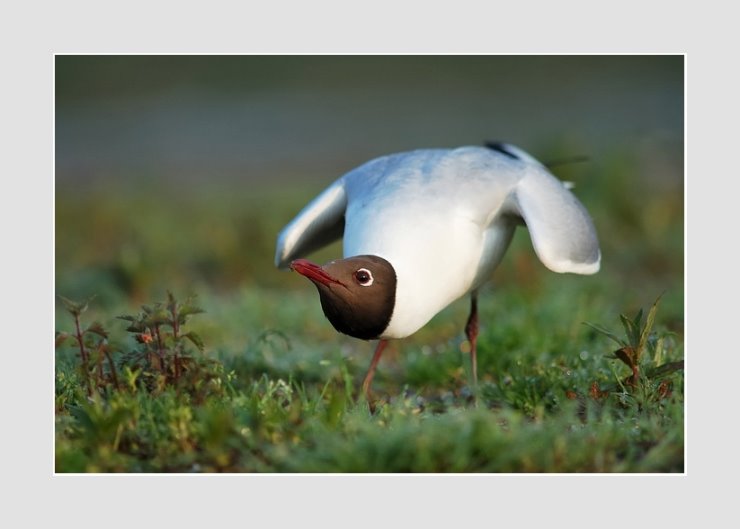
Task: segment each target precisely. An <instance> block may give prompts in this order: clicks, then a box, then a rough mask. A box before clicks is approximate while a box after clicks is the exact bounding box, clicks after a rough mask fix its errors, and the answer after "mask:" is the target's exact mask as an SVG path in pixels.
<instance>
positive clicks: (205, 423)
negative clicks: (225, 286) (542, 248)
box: [56, 296, 683, 472]
mask: <svg viewBox="0 0 740 529" xmlns="http://www.w3.org/2000/svg"><path fill="white" fill-rule="evenodd" d="M656 306H657V304H656V305H654V307H653V310H651V311H650V314H649V316H648V319H647V322H646V323H645V325H643V326H641V325H642V324H641V318H633V319H632V320H630V321H632V322H633V324H634V325H635V326H636V327H637V328H639V329H640V330H641V332H640V333H633V334H632V335H631V337H630V339H631V340H639V339H640V337H641V336H642V334H643V332H648V333H650V334H649V336H646V337H645V341H644V347H645V352H644V353H643V354H642V355H641V357H642V358H643V362H646V359H647V358H648V357H651V358H652V359H653V362H654V363H655V366H656V367H655V368H654V369H652V370H650V369H645V370H644V376H642V377H641V378H640V380H639V382H638V383H637V384H633V385H629V386H623V385H621V383H620V377H619V376H617V374H616V368H615V365H614V364H613V363H614V362H615V361H618V360H617V359H616V358H614V357H612V356H609V355H606V354H604V353H601V352H599V351H598V349H597V350H595V351H594V352H593V353H588V354H587V353H585V352H583V351H582V353H581V354H580V355H566V354H562V353H561V352H558V351H559V350H562V348H563V347H573V346H575V345H576V344H572V343H569V342H568V340H569V338H568V337H567V336H553V337H551V338H549V339H547V340H544V341H542V340H541V339H540V340H539V343H537V341H536V340H535V341H533V340H532V337H531V336H530V337H527V336H525V335H524V334H512V335H511V336H510V337H509V338H508V339H505V338H504V337H503V336H501V335H499V334H498V333H499V332H501V331H500V330H499V331H498V332H497V335H498V339H500V341H502V342H504V343H508V346H509V347H512V348H514V349H521V351H522V352H521V354H511V355H500V356H496V357H495V359H494V358H491V357H489V356H488V355H487V354H483V355H482V358H483V359H485V362H484V364H483V365H485V366H486V372H487V373H488V374H490V373H495V377H494V378H491V377H490V376H487V377H486V379H485V380H484V381H483V382H482V385H481V391H480V396H479V403H478V406H477V407H476V406H474V405H473V399H472V394H471V392H470V390H469V389H468V388H467V386H466V385H465V383H466V380H467V377H466V376H465V374H464V372H463V370H462V369H461V368H460V367H459V364H460V363H461V360H462V358H461V355H460V353H459V352H457V353H455V352H452V351H449V350H448V351H446V352H445V351H443V350H442V349H443V348H441V349H440V351H439V353H434V352H429V351H427V353H422V354H418V355H417V354H416V353H413V352H412V354H409V355H408V356H407V357H405V358H404V359H403V365H402V366H400V367H398V368H396V367H394V365H395V364H396V362H397V361H398V360H394V359H393V355H391V361H390V362H387V363H386V364H385V365H383V364H381V366H383V367H384V368H385V374H384V376H383V377H382V379H383V380H381V382H383V383H382V384H381V388H379V390H378V393H379V400H378V401H377V403H376V404H377V406H376V409H375V412H374V413H371V412H370V411H369V409H368V406H367V404H366V403H365V402H364V401H362V400H361V399H359V398H358V394H357V389H358V387H359V382H360V380H361V378H362V375H363V372H364V369H365V368H366V365H365V362H364V361H363V360H357V361H356V360H354V359H352V358H349V357H344V356H342V355H338V356H335V357H332V356H331V355H329V356H328V357H324V358H323V359H318V358H317V359H316V360H317V361H316V363H315V364H314V365H313V367H312V363H313V362H309V363H308V364H306V365H305V366H304V367H303V368H302V369H298V370H295V378H294V376H293V375H291V373H290V371H291V370H290V369H289V367H288V366H287V365H286V366H285V367H280V366H281V360H280V359H281V358H285V357H288V358H291V357H292V358H295V357H294V356H291V354H293V353H295V351H293V347H294V346H293V344H291V341H290V340H289V339H288V338H287V336H285V335H284V334H283V333H282V332H280V331H270V332H266V333H262V334H261V335H259V336H258V337H257V338H256V339H255V340H254V342H253V343H252V344H251V345H250V346H249V347H248V349H247V351H246V353H245V355H243V356H235V355H229V354H227V355H219V358H218V359H213V360H211V362H210V363H209V364H207V367H203V366H201V367H200V368H199V369H194V370H192V371H191V372H192V373H193V374H194V376H190V377H188V376H185V374H181V377H180V378H178V379H175V377H174V371H172V370H164V371H162V370H161V369H160V370H158V369H156V367H157V366H159V367H161V365H160V364H157V363H156V362H155V363H154V364H144V365H143V366H141V365H140V364H136V363H133V364H132V363H130V362H129V361H128V360H126V356H125V355H123V356H122V357H121V361H120V363H119V364H118V367H119V370H120V372H121V373H122V375H121V382H120V383H119V384H118V385H112V384H107V385H105V386H104V387H101V386H100V385H98V391H96V392H94V393H93V395H92V396H87V394H86V392H85V390H84V389H83V388H81V380H80V379H79V373H80V371H79V369H75V367H74V365H73V363H72V362H66V361H60V362H58V365H57V404H56V409H57V442H56V467H57V471H58V472H681V471H683V398H682V395H683V378H682V376H681V371H678V370H675V369H665V367H664V366H670V365H672V364H675V362H678V361H679V359H680V357H681V352H680V348H679V347H678V343H677V342H676V340H675V339H673V335H672V334H670V333H666V332H664V331H660V330H659V331H655V330H654V327H655V322H656V310H655V308H656ZM188 307H192V304H191V303H190V302H186V303H184V304H182V305H180V304H178V303H176V302H175V301H174V299H173V298H172V296H168V301H167V302H166V303H160V304H154V305H147V306H145V307H143V310H142V312H141V313H140V314H138V315H136V316H125V317H122V318H121V319H123V320H124V321H126V322H128V323H129V328H128V330H129V332H132V333H135V334H136V335H141V334H142V333H146V332H149V333H152V335H154V334H156V331H155V330H154V329H156V328H157V327H159V331H160V333H161V336H165V335H166V337H165V338H163V343H165V344H167V349H166V353H165V355H164V358H167V359H168V361H169V364H170V365H171V364H173V361H174V358H175V356H174V351H175V349H174V348H175V347H176V346H177V343H181V344H184V343H185V340H186V339H185V338H184V334H183V333H181V332H179V333H176V332H175V328H178V329H179V330H180V331H181V327H178V326H177V325H174V323H175V322H179V324H180V325H182V324H184V323H185V320H186V316H187V315H188V314H187V313H189V314H195V313H199V312H202V311H200V310H195V311H193V309H192V308H188ZM183 312H185V313H186V314H183ZM178 315H179V316H178ZM622 321H624V319H622ZM591 327H593V328H596V326H591ZM630 328H631V327H630ZM96 329H98V327H96ZM165 329H166V330H165ZM599 329H600V330H599V332H601V331H603V330H604V329H602V328H600V327H599ZM651 329H653V331H652V332H651ZM514 330H515V328H514V327H512V328H510V330H509V331H507V332H513V331H514ZM91 332H92V331H91ZM93 334H95V333H93ZM96 336H97V334H96ZM176 336H178V337H180V338H182V340H183V341H182V342H177V341H176V339H175V337H176ZM482 338H483V341H482V348H483V352H484V353H487V352H490V345H491V344H492V343H493V341H492V339H493V337H492V336H490V335H488V334H484V335H482ZM578 340H579V342H580V344H577V345H578V346H579V347H580V346H586V345H587V340H588V337H585V340H584V338H583V337H581V338H579V339H578ZM152 343H154V342H153V341H147V342H145V343H138V344H137V348H138V352H139V353H141V354H143V356H144V357H146V356H147V355H152V354H153V355H155V356H157V355H158V352H157V349H156V347H154V348H153V346H152ZM627 343H632V342H627ZM533 346H534V348H533ZM448 347H451V348H452V349H453V350H454V349H457V348H456V347H455V344H454V343H450V344H449V345H448ZM538 347H539V348H544V349H545V350H547V352H540V353H534V354H533V353H527V352H526V351H528V350H530V351H533V350H538V349H537V348H538ZM182 351H184V349H182V350H181V352H182ZM584 351H585V350H584ZM656 359H657V361H656ZM491 361H495V367H492V365H491ZM422 363H424V364H426V365H427V366H428V367H427V368H426V369H427V371H429V376H426V375H425V374H424V373H425V372H423V371H419V369H420V367H416V368H415V367H414V366H415V365H416V366H420V365H421V364H422ZM153 366H154V367H153ZM435 368H436V370H437V372H435ZM149 371H155V372H156V376H151V377H150V378H149V379H147V378H146V377H147V376H149V375H147V373H148V372H149ZM186 372H187V371H186ZM405 372H415V373H416V374H415V375H414V376H413V377H412V378H413V379H414V380H416V381H417V382H418V384H414V386H415V387H416V389H411V387H412V386H411V385H410V384H409V383H406V384H405V385H404V386H399V385H398V383H399V382H400V381H402V380H404V379H405V378H406V377H405V376H404V373H405ZM260 373H262V374H260ZM440 373H446V374H440ZM142 377H143V378H142ZM154 382H157V383H156V384H155V383H154ZM603 388H614V389H608V390H607V389H603Z"/></svg>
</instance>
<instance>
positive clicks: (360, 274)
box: [355, 268, 373, 287]
mask: <svg viewBox="0 0 740 529" xmlns="http://www.w3.org/2000/svg"><path fill="white" fill-rule="evenodd" d="M355 279H357V282H358V283H359V284H361V285H362V286H363V287H369V286H370V285H372V284H373V275H372V274H371V273H370V270H368V269H367V268H360V269H359V270H358V271H357V272H355Z"/></svg>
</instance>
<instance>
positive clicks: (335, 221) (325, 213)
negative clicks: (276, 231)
mask: <svg viewBox="0 0 740 529" xmlns="http://www.w3.org/2000/svg"><path fill="white" fill-rule="evenodd" d="M346 209H347V193H346V191H345V189H344V180H343V179H341V178H340V179H339V180H337V181H336V182H334V183H333V184H332V185H330V186H329V187H327V188H326V189H325V190H324V191H323V192H322V193H321V194H320V195H319V196H317V197H316V198H314V199H313V200H312V201H311V202H309V203H308V205H307V206H306V207H305V208H303V209H302V210H301V212H300V213H298V215H296V217H295V218H294V219H293V220H292V221H290V223H289V224H288V225H287V226H285V228H283V229H282V231H281V232H280V235H278V239H277V248H276V250H275V266H277V267H278V268H285V267H287V266H288V264H289V263H290V262H291V261H292V260H293V259H297V258H299V257H303V256H305V255H307V254H309V253H311V252H312V251H314V250H318V249H319V248H321V247H323V246H326V245H327V244H329V243H331V242H334V241H335V240H337V239H339V238H340V237H341V236H342V233H343V232H344V212H345V210H346Z"/></svg>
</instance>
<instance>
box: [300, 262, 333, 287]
mask: <svg viewBox="0 0 740 529" xmlns="http://www.w3.org/2000/svg"><path fill="white" fill-rule="evenodd" d="M290 268H291V270H295V271H296V272H298V273H299V274H301V275H302V276H305V277H307V278H308V279H310V280H311V281H313V282H314V283H316V282H319V283H321V284H322V285H326V286H329V285H331V284H332V283H336V284H337V285H343V283H342V282H341V281H339V280H338V279H335V278H333V277H332V276H330V275H329V274H327V273H326V272H325V271H324V269H323V268H321V267H320V266H319V265H317V264H314V263H312V262H311V261H308V260H306V259H296V260H295V261H293V262H292V263H290Z"/></svg>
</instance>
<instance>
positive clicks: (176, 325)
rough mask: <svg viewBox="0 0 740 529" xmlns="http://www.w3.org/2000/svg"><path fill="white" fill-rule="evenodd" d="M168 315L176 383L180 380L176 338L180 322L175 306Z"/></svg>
mask: <svg viewBox="0 0 740 529" xmlns="http://www.w3.org/2000/svg"><path fill="white" fill-rule="evenodd" d="M170 313H171V314H172V338H173V340H174V342H175V350H174V353H175V382H177V381H178V380H179V379H180V351H179V345H180V342H179V340H178V336H177V335H178V333H179V331H180V322H179V321H178V320H177V305H175V306H174V307H172V310H171V311H170Z"/></svg>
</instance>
